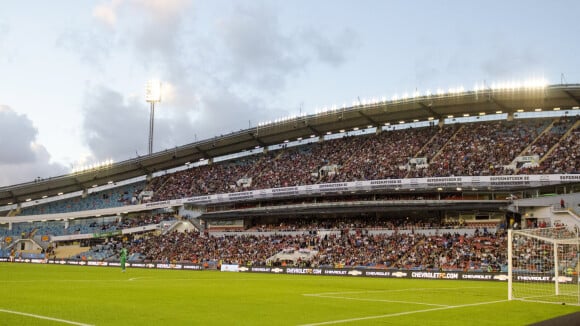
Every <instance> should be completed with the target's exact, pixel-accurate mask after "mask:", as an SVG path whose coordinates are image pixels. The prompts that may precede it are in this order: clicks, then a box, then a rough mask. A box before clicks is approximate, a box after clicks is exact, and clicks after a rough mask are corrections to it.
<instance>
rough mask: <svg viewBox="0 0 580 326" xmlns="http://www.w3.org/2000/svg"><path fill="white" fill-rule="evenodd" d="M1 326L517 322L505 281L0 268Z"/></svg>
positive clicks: (524, 312)
mask: <svg viewBox="0 0 580 326" xmlns="http://www.w3.org/2000/svg"><path fill="white" fill-rule="evenodd" d="M0 288H1V289H2V295H1V296H0V325H413V324H416V325H419V324H421V325H445V326H449V325H474V324H477V325H494V326H497V325H526V324H531V323H534V322H539V321H542V320H546V319H550V318H554V317H557V316H560V315H566V314H570V313H573V312H577V311H579V310H580V308H579V307H577V306H569V305H554V304H539V303H524V302H519V301H510V302H508V301H507V300H506V298H507V289H506V288H507V284H506V283H494V282H479V281H445V280H405V279H401V280H399V279H378V278H353V277H332V276H310V275H309V276H300V275H269V274H249V273H226V272H215V271H203V272H201V271H171V270H148V269H128V270H127V272H126V273H121V270H120V269H118V268H110V267H79V266H57V265H32V264H10V263H0Z"/></svg>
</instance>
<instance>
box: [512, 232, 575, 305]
mask: <svg viewBox="0 0 580 326" xmlns="http://www.w3.org/2000/svg"><path fill="white" fill-rule="evenodd" d="M579 258H580V240H579V238H578V232H577V230H574V231H573V230H570V229H568V228H567V227H565V226H559V227H552V228H538V229H527V230H508V299H509V300H524V301H535V302H548V303H558V304H572V305H580V286H579V282H578V272H579V271H580V263H579Z"/></svg>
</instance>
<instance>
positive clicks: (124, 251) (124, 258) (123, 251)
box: [121, 248, 127, 273]
mask: <svg viewBox="0 0 580 326" xmlns="http://www.w3.org/2000/svg"><path fill="white" fill-rule="evenodd" d="M125 263H127V248H122V249H121V270H122V271H123V273H124V272H125Z"/></svg>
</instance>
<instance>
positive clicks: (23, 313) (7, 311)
mask: <svg viewBox="0 0 580 326" xmlns="http://www.w3.org/2000/svg"><path fill="white" fill-rule="evenodd" d="M1 312H3V313H7V314H13V315H20V316H26V317H31V318H36V319H44V320H51V321H56V322H59V323H63V324H69V325H78V326H93V325H91V324H84V323H77V322H76V321H71V320H66V319H59V318H52V317H47V316H41V315H35V314H29V313H26V312H20V311H14V310H7V309H1V308H0V313H1Z"/></svg>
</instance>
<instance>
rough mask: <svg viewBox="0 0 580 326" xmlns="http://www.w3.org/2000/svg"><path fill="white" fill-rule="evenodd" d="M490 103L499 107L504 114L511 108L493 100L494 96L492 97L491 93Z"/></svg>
mask: <svg viewBox="0 0 580 326" xmlns="http://www.w3.org/2000/svg"><path fill="white" fill-rule="evenodd" d="M488 99H489V101H490V102H491V103H493V104H495V105H497V107H498V108H500V109H501V110H502V111H503V112H504V113H505V112H507V111H509V108H508V107H507V106H505V105H503V104H502V103H500V102H498V101H497V100H496V99H495V98H493V96H491V93H490V94H489V98H488Z"/></svg>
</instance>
